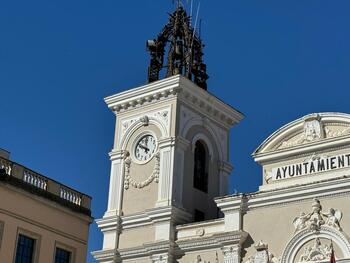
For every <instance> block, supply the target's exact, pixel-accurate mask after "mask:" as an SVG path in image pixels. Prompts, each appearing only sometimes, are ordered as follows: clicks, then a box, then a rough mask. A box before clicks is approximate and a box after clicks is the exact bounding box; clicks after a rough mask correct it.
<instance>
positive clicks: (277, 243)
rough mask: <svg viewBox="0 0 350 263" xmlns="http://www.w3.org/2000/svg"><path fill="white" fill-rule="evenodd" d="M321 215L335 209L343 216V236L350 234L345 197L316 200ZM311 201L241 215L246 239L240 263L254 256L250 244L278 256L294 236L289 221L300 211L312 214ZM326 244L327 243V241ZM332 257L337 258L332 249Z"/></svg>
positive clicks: (346, 197) (348, 211)
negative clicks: (265, 247)
mask: <svg viewBox="0 0 350 263" xmlns="http://www.w3.org/2000/svg"><path fill="white" fill-rule="evenodd" d="M319 200H320V202H321V205H322V209H323V210H322V211H323V213H328V212H329V209H330V208H334V209H338V210H340V211H341V212H342V213H343V215H344V216H343V219H342V220H341V227H342V229H343V231H344V232H345V233H350V219H349V217H348V215H349V214H350V206H349V195H343V196H329V197H324V198H319ZM312 203H313V200H312V199H307V200H303V199H299V201H297V202H293V203H292V202H288V203H283V204H280V205H275V206H270V207H267V206H265V207H261V208H254V209H252V210H249V211H247V212H246V214H244V215H243V229H244V231H246V232H248V233H249V237H248V238H247V240H246V242H245V243H244V244H243V251H242V256H243V262H246V261H247V260H248V259H249V258H250V257H251V256H253V255H255V254H256V249H255V248H254V244H256V243H257V242H258V241H260V240H263V241H264V242H266V243H267V244H268V246H269V252H271V253H272V254H274V255H275V256H276V257H278V258H279V257H281V256H282V254H283V251H284V249H285V247H286V245H287V243H288V242H289V240H290V239H291V238H292V236H293V234H294V233H295V228H294V226H293V220H294V219H295V218H296V217H298V216H299V215H300V214H301V213H302V212H305V213H311V212H312ZM327 242H328V243H330V241H329V240H328V241H327ZM335 252H336V255H339V256H340V255H341V252H340V251H339V249H338V248H337V247H336V246H335Z"/></svg>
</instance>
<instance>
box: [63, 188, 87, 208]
mask: <svg viewBox="0 0 350 263" xmlns="http://www.w3.org/2000/svg"><path fill="white" fill-rule="evenodd" d="M60 196H61V198H62V199H64V200H67V201H69V202H71V203H73V204H76V205H79V206H80V205H81V201H82V198H81V195H80V194H78V193H76V192H75V191H72V190H69V189H67V188H64V187H61V189H60Z"/></svg>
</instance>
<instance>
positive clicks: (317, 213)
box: [293, 199, 342, 232]
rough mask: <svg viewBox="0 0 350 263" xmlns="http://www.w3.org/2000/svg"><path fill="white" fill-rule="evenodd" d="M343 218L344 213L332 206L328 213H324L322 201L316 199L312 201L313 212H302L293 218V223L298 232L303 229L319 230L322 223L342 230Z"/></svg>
mask: <svg viewBox="0 0 350 263" xmlns="http://www.w3.org/2000/svg"><path fill="white" fill-rule="evenodd" d="M341 219H342V213H341V212H340V211H339V210H336V209H333V208H330V209H329V212H328V213H323V212H322V206H321V203H320V201H319V200H318V199H314V202H313V203H312V212H310V213H304V212H302V213H301V214H300V216H298V217H296V218H295V219H294V220H293V225H294V227H295V231H296V232H298V231H300V230H303V229H309V230H311V231H313V232H318V231H319V230H320V228H321V226H322V225H327V226H330V227H333V228H335V229H337V230H339V231H341V227H340V221H341Z"/></svg>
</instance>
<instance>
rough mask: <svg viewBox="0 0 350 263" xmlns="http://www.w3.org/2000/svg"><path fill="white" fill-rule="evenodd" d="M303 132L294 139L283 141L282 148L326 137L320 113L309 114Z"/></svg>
mask: <svg viewBox="0 0 350 263" xmlns="http://www.w3.org/2000/svg"><path fill="white" fill-rule="evenodd" d="M303 126H304V129H303V133H302V134H301V135H299V136H297V137H296V138H294V139H291V140H287V141H284V142H282V144H281V146H280V147H279V148H280V149H284V148H289V147H293V146H296V145H300V144H305V143H309V142H313V141H316V140H320V139H322V138H323V137H324V132H323V129H324V128H323V125H322V123H321V119H320V116H319V115H318V114H316V115H311V116H308V117H307V118H306V119H305V120H304V125H303Z"/></svg>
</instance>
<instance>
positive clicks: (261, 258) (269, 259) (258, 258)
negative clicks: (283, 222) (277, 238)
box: [246, 240, 280, 263]
mask: <svg viewBox="0 0 350 263" xmlns="http://www.w3.org/2000/svg"><path fill="white" fill-rule="evenodd" d="M254 247H255V249H256V251H257V252H256V254H255V255H254V256H252V257H250V258H249V259H248V261H247V262H246V263H278V262H280V260H279V259H278V258H276V257H275V256H274V255H273V254H272V253H270V252H269V250H268V248H269V247H268V244H267V243H265V242H263V241H262V240H260V241H259V242H258V243H256V244H255V245H254Z"/></svg>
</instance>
